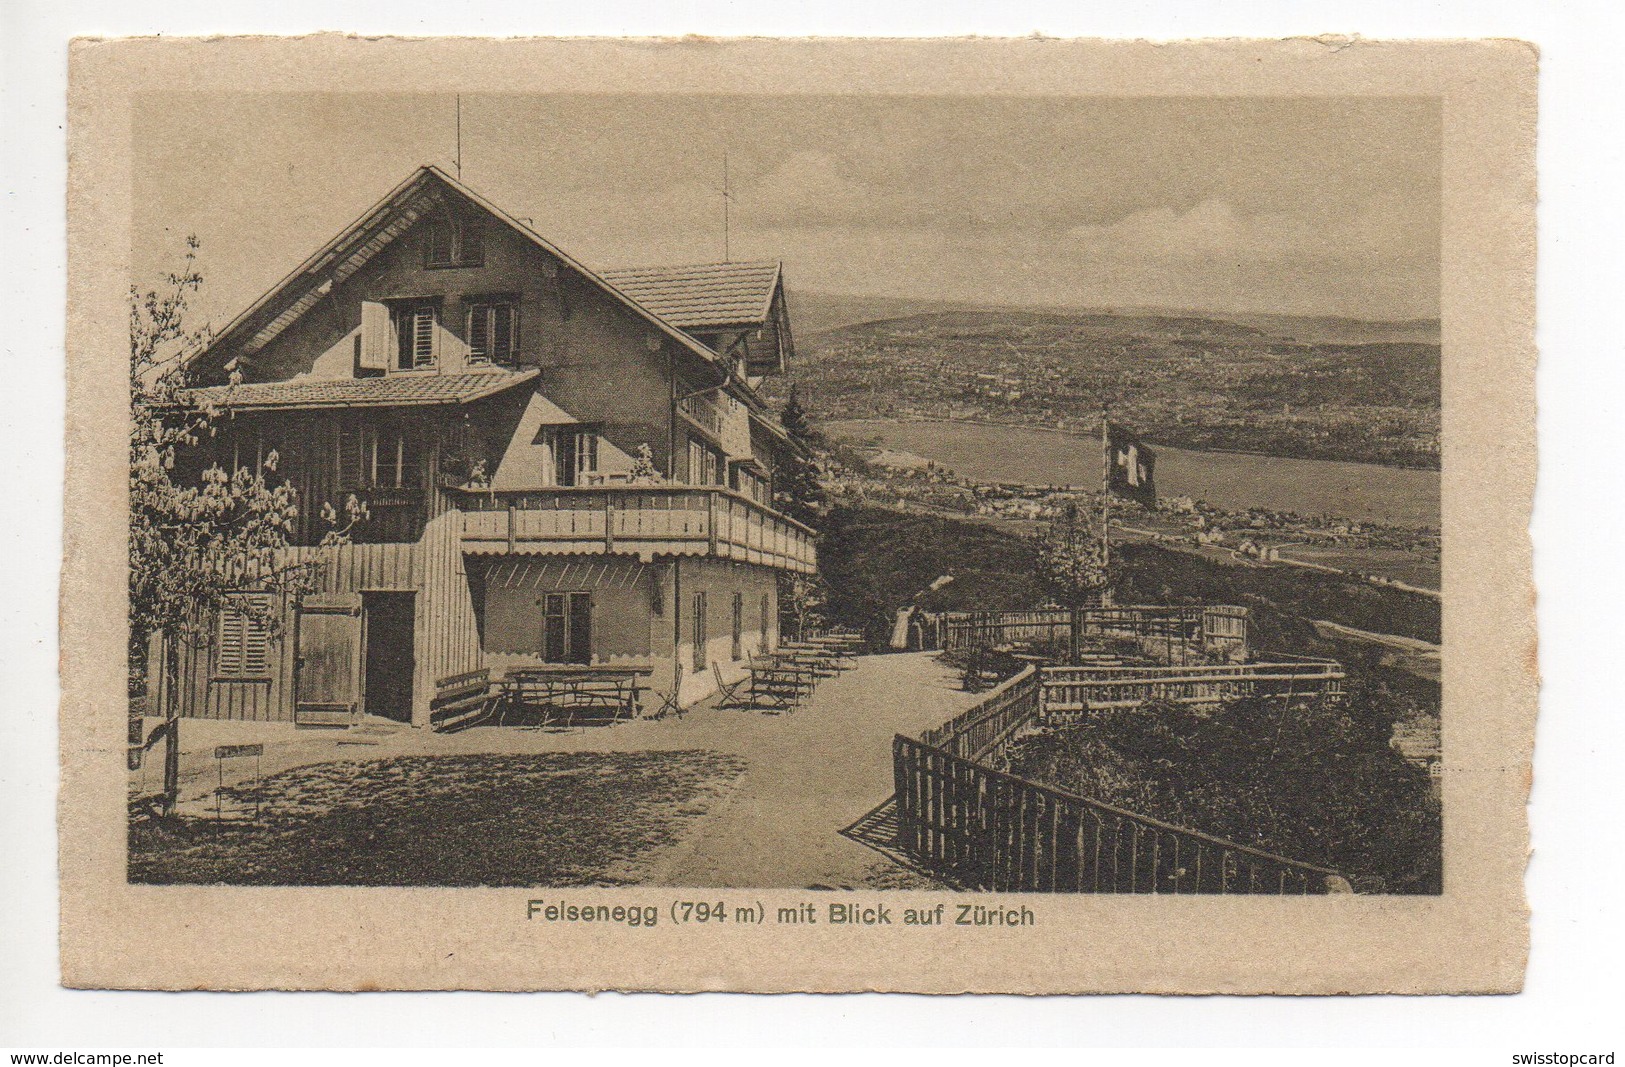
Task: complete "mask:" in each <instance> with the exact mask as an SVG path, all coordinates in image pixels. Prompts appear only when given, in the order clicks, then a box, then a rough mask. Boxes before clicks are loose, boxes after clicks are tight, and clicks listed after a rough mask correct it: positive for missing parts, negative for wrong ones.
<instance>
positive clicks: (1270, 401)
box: [768, 295, 1439, 468]
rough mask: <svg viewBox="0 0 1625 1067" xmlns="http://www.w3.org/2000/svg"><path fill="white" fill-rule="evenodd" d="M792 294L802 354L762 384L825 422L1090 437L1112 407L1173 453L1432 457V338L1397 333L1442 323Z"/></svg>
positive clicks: (1428, 461)
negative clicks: (785, 373)
mask: <svg viewBox="0 0 1625 1067" xmlns="http://www.w3.org/2000/svg"><path fill="white" fill-rule="evenodd" d="M797 299H798V300H799V303H798V304H797V305H796V312H795V313H796V314H797V315H798V316H799V318H798V326H799V328H798V332H797V348H798V356H799V358H798V359H797V360H796V363H795V365H794V366H793V367H792V368H791V373H790V375H789V377H788V379H787V380H772V381H771V382H770V384H769V387H768V389H769V391H770V392H777V393H782V392H784V391H785V389H786V388H787V383H788V382H793V383H794V384H796V385H797V387H798V388H799V390H800V392H801V395H802V397H803V401H804V402H805V403H806V404H807V406H808V408H809V409H810V411H811V412H812V414H813V415H814V417H815V418H818V419H822V420H831V419H862V418H932V419H954V420H959V421H979V422H998V423H1014V424H1019V425H1024V426H1036V427H1049V428H1053V429H1066V430H1078V431H1091V430H1094V429H1096V428H1097V427H1098V425H1099V421H1098V420H1099V411H1100V406H1101V404H1102V403H1103V402H1106V401H1109V402H1110V403H1111V406H1112V413H1113V418H1114V419H1115V420H1117V421H1120V422H1123V423H1126V424H1128V425H1130V426H1133V427H1134V428H1135V429H1136V430H1137V431H1138V432H1139V433H1141V434H1142V435H1144V436H1146V437H1147V438H1149V439H1150V440H1152V441H1154V442H1158V443H1161V444H1164V445H1169V446H1173V447H1178V448H1188V449H1196V450H1236V451H1248V452H1261V453H1266V454H1270V455H1278V456H1293V457H1300V458H1310V459H1333V460H1351V461H1359V462H1367V463H1383V464H1389V465H1394V466H1409V467H1433V468H1436V467H1437V466H1438V463H1439V346H1438V344H1437V341H1436V337H1435V339H1434V340H1433V341H1431V342H1429V341H1426V340H1415V339H1412V340H1403V339H1392V338H1396V337H1397V338H1402V337H1411V338H1417V337H1424V338H1425V337H1428V336H1430V330H1431V331H1433V333H1436V330H1437V324H1436V323H1395V324H1381V323H1376V324H1373V323H1364V324H1362V323H1358V322H1354V321H1352V320H1343V319H1300V318H1291V317H1286V316H1254V317H1253V318H1252V320H1251V321H1231V320H1228V319H1219V318H1209V317H1201V316H1196V315H1181V314H1168V313H1103V312H1093V311H1064V310H1058V311H1038V310H1021V309H1010V308H996V309H973V308H967V307H956V306H953V305H943V304H937V305H936V309H935V310H911V303H910V302H909V301H906V300H889V299H888V298H844V300H845V302H844V303H843V302H842V301H840V300H835V299H834V298H824V300H823V302H822V303H820V300H819V299H816V298H810V297H809V296H807V295H803V296H801V297H799V298H797ZM928 304H929V302H924V301H915V302H912V307H913V308H916V309H917V308H923V307H925V306H927V305H928ZM892 312H895V313H897V314H896V315H895V317H889V318H878V319H865V320H863V321H845V322H843V320H844V319H851V318H858V317H861V316H864V315H869V314H888V313H892ZM820 324H824V325H825V328H817V327H818V326H819V325H820ZM1293 332H1296V333H1297V334H1301V335H1302V336H1304V337H1312V338H1316V339H1313V340H1301V339H1298V338H1296V337H1293V336H1292V335H1291V334H1292V333H1293ZM1337 337H1342V338H1355V339H1353V340H1346V339H1343V340H1340V339H1327V338H1337ZM1360 338H1389V339H1375V340H1362V339H1360Z"/></svg>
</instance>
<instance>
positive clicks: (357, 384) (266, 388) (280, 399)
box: [187, 367, 538, 408]
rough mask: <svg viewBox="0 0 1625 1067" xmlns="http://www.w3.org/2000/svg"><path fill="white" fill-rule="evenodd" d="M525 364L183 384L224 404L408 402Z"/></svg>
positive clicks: (451, 397) (479, 389)
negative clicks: (473, 369) (376, 375)
mask: <svg viewBox="0 0 1625 1067" xmlns="http://www.w3.org/2000/svg"><path fill="white" fill-rule="evenodd" d="M537 373H538V372H537V371H536V369H535V368H534V367H532V368H529V369H527V370H519V371H511V370H488V371H480V372H478V373H471V374H396V375H387V376H385V377H382V378H293V379H290V380H288V381H285V382H255V383H251V384H243V385H235V386H227V385H211V386H204V387H201V388H197V389H190V390H187V392H188V394H189V395H190V396H192V397H193V398H195V399H196V400H197V401H198V402H200V403H206V404H207V403H212V404H217V405H219V406H221V407H230V408H325V407H408V406H414V405H423V404H467V403H470V402H471V401H475V400H480V399H482V398H484V397H488V396H491V395H492V394H494V393H500V392H502V391H503V390H504V389H508V388H511V387H513V386H515V385H518V384H519V383H520V382H527V381H529V380H530V379H532V378H534V377H536V375H537Z"/></svg>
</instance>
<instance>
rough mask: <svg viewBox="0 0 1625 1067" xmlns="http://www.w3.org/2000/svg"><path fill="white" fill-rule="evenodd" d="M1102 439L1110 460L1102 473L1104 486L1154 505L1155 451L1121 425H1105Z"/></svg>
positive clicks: (1155, 502) (1155, 491)
mask: <svg viewBox="0 0 1625 1067" xmlns="http://www.w3.org/2000/svg"><path fill="white" fill-rule="evenodd" d="M1106 442H1107V445H1106V447H1107V450H1108V453H1109V455H1110V464H1111V466H1110V469H1109V470H1108V472H1107V476H1106V486H1107V488H1108V489H1110V490H1111V491H1112V492H1113V493H1116V494H1117V495H1118V496H1120V497H1124V498H1126V499H1129V500H1133V501H1136V502H1137V503H1140V504H1142V505H1144V506H1145V507H1148V508H1155V507H1156V506H1157V486H1156V481H1155V478H1154V475H1155V472H1156V466H1157V454H1156V453H1155V452H1153V451H1151V448H1150V447H1149V446H1148V445H1146V443H1145V442H1143V441H1141V440H1140V439H1139V438H1138V437H1136V436H1134V434H1132V433H1130V432H1129V431H1128V430H1125V429H1123V428H1122V427H1121V426H1111V425H1108V426H1107V429H1106Z"/></svg>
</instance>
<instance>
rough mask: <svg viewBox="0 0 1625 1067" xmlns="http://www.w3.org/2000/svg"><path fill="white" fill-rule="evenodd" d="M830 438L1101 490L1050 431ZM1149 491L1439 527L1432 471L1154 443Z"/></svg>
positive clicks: (912, 426) (1026, 480) (878, 427)
mask: <svg viewBox="0 0 1625 1067" xmlns="http://www.w3.org/2000/svg"><path fill="white" fill-rule="evenodd" d="M823 427H824V430H825V431H826V432H827V433H828V434H829V435H830V436H832V437H836V438H841V439H844V440H846V441H850V442H853V443H871V442H872V443H877V444H879V445H880V446H882V447H884V448H890V449H896V450H898V451H903V452H913V453H916V454H918V455H921V456H925V457H928V458H930V459H933V460H936V462H937V463H939V464H941V465H943V466H945V467H948V468H951V469H952V470H954V471H957V472H958V473H959V474H961V475H962V476H964V477H966V478H969V479H971V480H972V481H976V482H1009V483H1020V484H1025V485H1077V486H1097V485H1099V484H1100V439H1099V438H1098V437H1093V436H1089V437H1085V436H1081V435H1078V434H1069V433H1063V432H1061V431H1059V430H1045V429H1038V428H1030V427H1021V426H993V425H988V424H985V423H974V422H927V421H914V420H903V419H846V420H837V421H833V422H827V423H824V424H823ZM1156 453H1157V472H1156V478H1157V492H1158V493H1159V494H1160V495H1162V496H1190V497H1196V498H1198V499H1201V500H1206V501H1208V502H1209V503H1212V504H1215V505H1217V506H1219V507H1222V508H1231V509H1240V508H1249V507H1259V508H1268V509H1269V510H1271V511H1295V512H1298V513H1299V514H1303V515H1316V514H1320V513H1323V512H1324V513H1327V514H1332V515H1338V516H1342V517H1344V518H1349V519H1375V520H1378V521H1382V522H1394V523H1409V524H1414V525H1424V526H1431V527H1434V528H1437V527H1438V526H1439V472H1438V471H1429V470H1409V469H1405V468H1402V467H1382V466H1378V465H1376V464H1373V463H1339V462H1335V461H1331V460H1321V459H1290V458H1285V457H1281V456H1255V455H1247V454H1244V453H1237V452H1193V451H1189V450H1186V449H1180V448H1164V447H1161V446H1157V448H1156Z"/></svg>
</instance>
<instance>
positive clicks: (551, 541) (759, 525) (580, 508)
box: [459, 486, 818, 574]
mask: <svg viewBox="0 0 1625 1067" xmlns="http://www.w3.org/2000/svg"><path fill="white" fill-rule="evenodd" d="M460 496H461V500H460V502H459V506H460V508H461V510H462V512H463V550H464V551H465V552H470V553H474V554H478V555H502V554H532V555H564V554H576V553H598V552H606V553H626V554H630V555H636V556H638V557H639V558H640V559H643V560H645V561H648V560H651V559H653V558H654V557H655V556H657V555H676V556H709V557H712V558H714V559H731V560H737V561H739V562H741V563H758V564H762V565H764V566H768V567H779V568H782V569H785V570H793V571H800V572H802V573H807V574H810V573H812V572H813V571H815V570H816V569H817V567H818V555H817V550H816V549H815V547H814V544H813V541H814V534H813V531H812V530H811V529H810V528H808V527H807V526H804V525H802V524H801V523H799V522H797V521H796V520H794V519H792V518H790V517H789V516H788V515H781V514H780V513H779V512H777V511H774V510H773V509H772V508H768V507H764V506H763V505H761V504H758V503H756V502H755V501H754V500H751V499H750V498H748V497H745V496H742V495H740V494H738V493H735V492H733V491H732V490H729V489H720V488H719V489H707V488H692V487H678V486H640V487H630V486H629V487H626V488H621V487H618V486H603V487H600V486H593V487H587V488H579V489H565V488H559V489H532V490H509V491H501V492H493V491H485V490H467V491H464V492H463V493H461V494H460Z"/></svg>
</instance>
